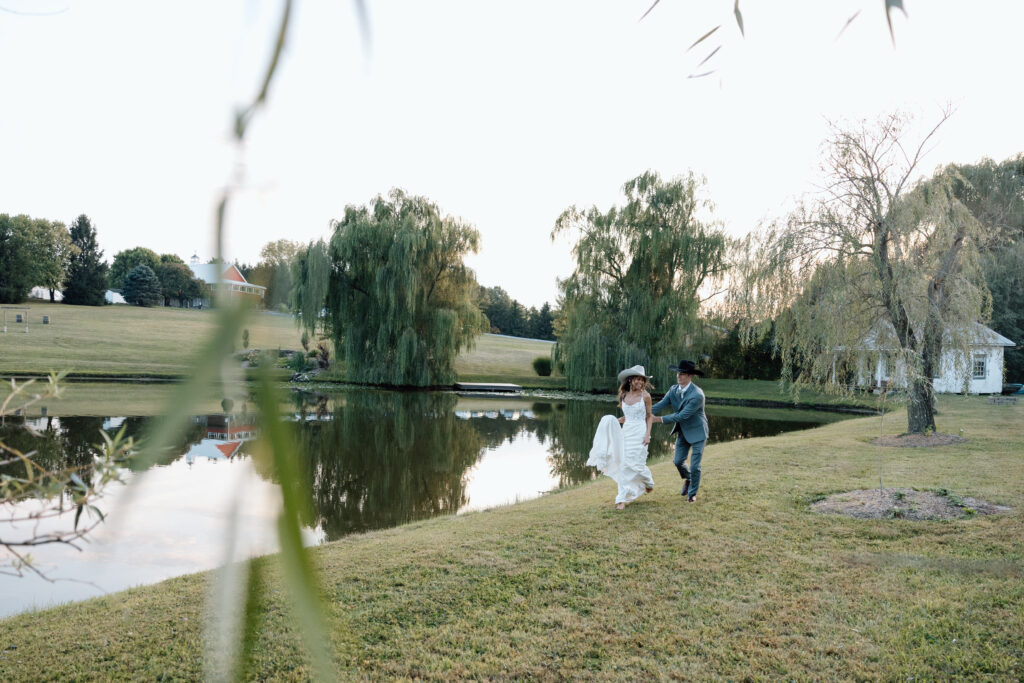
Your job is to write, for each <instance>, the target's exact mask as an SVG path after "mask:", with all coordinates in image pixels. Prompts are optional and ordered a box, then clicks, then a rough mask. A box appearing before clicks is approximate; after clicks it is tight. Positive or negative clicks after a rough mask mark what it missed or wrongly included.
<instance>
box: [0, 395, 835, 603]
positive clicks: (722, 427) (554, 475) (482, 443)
mask: <svg viewBox="0 0 1024 683" xmlns="http://www.w3.org/2000/svg"><path fill="white" fill-rule="evenodd" d="M234 410H235V411H236V412H235V413H233V414H230V415H226V414H215V415H200V416H196V417H194V418H193V419H192V421H191V423H190V426H189V428H188V430H186V432H185V433H184V434H182V435H181V438H180V440H179V442H178V443H177V444H176V446H175V448H174V449H173V451H172V453H171V454H170V455H169V456H168V457H167V458H165V460H164V461H163V462H162V463H160V464H158V465H155V466H153V467H151V468H149V469H148V470H147V471H145V472H126V473H125V475H126V479H127V480H134V481H133V485H132V486H130V487H128V488H127V489H126V487H124V486H120V485H115V486H113V487H112V490H110V491H109V492H108V494H107V495H106V496H105V497H104V498H103V499H102V500H101V501H100V503H99V507H100V508H101V509H102V510H103V511H104V513H106V515H107V520H106V522H104V523H103V524H102V525H100V526H99V527H98V528H97V530H96V531H95V532H94V533H93V534H92V535H91V536H90V537H89V542H88V543H82V544H80V545H81V550H76V549H74V548H70V547H67V546H64V545H58V544H51V545H46V546H37V547H35V548H33V549H32V552H31V554H32V557H33V559H34V561H35V564H36V566H37V567H38V568H39V569H40V570H41V571H42V572H43V573H44V574H46V576H47V579H50V580H53V579H56V581H50V580H43V579H42V578H40V577H38V576H35V575H33V574H31V573H27V574H25V575H23V576H21V577H15V576H8V575H4V574H0V616H5V615H10V614H14V613H17V612H21V611H24V610H27V609H32V608H39V607H46V606H49V605H53V604H57V603H61V602H67V601H71V600H80V599H84V598H88V597H92V596H96V595H103V594H104V593H107V592H112V591H117V590H121V589H123V588H127V587H130V586H136V585H141V584H147V583H153V582H156V581H160V580H163V579H165V578H169V577H172V576H178V575H182V574H188V573H192V572H197V571H201V570H205V569H210V568H213V567H216V566H219V565H221V564H223V563H224V562H225V561H227V560H229V559H239V558H244V557H250V556H254V555H259V554H265V553H269V552H274V551H275V550H276V549H277V544H276V539H275V531H274V524H273V521H274V517H275V515H276V513H277V510H278V505H279V496H278V488H277V485H276V484H275V483H274V482H273V481H272V480H271V479H270V477H269V476H267V475H266V474H265V473H264V472H262V471H261V470H260V468H259V467H258V466H256V464H255V461H254V459H253V458H252V457H251V453H252V452H253V449H254V448H255V447H256V444H257V443H258V442H257V441H256V440H255V439H256V437H257V436H258V427H257V422H256V420H255V419H254V418H253V417H252V416H251V415H250V414H247V413H246V412H245V406H242V407H241V408H239V407H238V406H235V407H234ZM51 412H52V411H51ZM286 412H287V413H288V414H290V415H291V419H292V422H293V424H294V427H295V435H296V440H297V442H298V445H299V452H298V453H296V457H297V458H299V460H300V463H301V469H302V471H303V473H304V477H305V480H306V483H307V484H308V485H309V487H310V490H311V492H312V501H313V506H312V513H311V517H310V518H309V519H307V520H305V521H306V529H305V531H304V534H305V539H306V542H307V543H308V544H317V543H323V542H326V541H332V540H336V539H338V538H341V537H343V536H345V535H348V534H353V533H359V532H363V531H368V530H372V529H382V528H387V527H393V526H396V525H399V524H404V523H407V522H410V521H414V520H418V519H425V518H428V517H434V516H437V515H444V514H459V513H465V512H468V511H472V510H482V509H486V508H491V507H495V506H498V505H505V504H510V503H515V502H517V501H523V500H527V499H530V498H534V497H537V496H540V495H542V494H543V493H545V492H548V491H552V490H555V489H557V488H560V487H565V486H571V485H574V484H578V483H581V482H586V481H589V480H591V479H593V478H595V476H597V475H596V472H595V471H594V470H593V468H590V467H587V466H586V465H585V462H586V460H587V455H588V452H589V450H590V445H591V441H592V439H593V433H594V429H595V427H596V425H597V423H598V421H599V420H600V417H601V416H602V415H605V414H609V413H616V412H617V408H616V406H615V404H614V402H611V401H608V400H582V399H559V398H538V397H534V398H524V397H522V396H488V397H483V396H471V395H463V396H460V395H457V394H454V393H449V392H395V391H381V390H372V389H349V390H342V391H332V392H330V393H319V394H310V393H295V394H294V395H293V396H292V400H291V401H290V402H289V403H288V405H287V406H286ZM707 412H708V420H709V422H710V426H711V439H710V443H711V444H713V443H716V442H717V443H720V442H723V441H731V440H734V439H742V438H749V437H753V436H770V435H774V434H779V433H781V432H785V431H791V430H796V429H807V428H810V427H815V426H818V425H820V424H821V423H823V422H830V421H833V420H835V419H838V416H836V415H832V414H827V413H826V414H823V413H814V412H809V411H797V410H764V409H757V408H731V407H730V408H727V407H715V406H709V407H708V410H707ZM150 420H151V418H148V417H133V416H124V415H117V416H108V417H81V416H54V415H52V414H50V415H47V416H45V417H41V416H35V417H14V418H7V420H6V423H5V424H3V425H2V426H0V440H2V441H5V442H6V443H8V444H9V445H13V446H15V447H17V448H20V449H22V450H24V451H28V450H36V451H37V455H36V456H35V457H36V459H37V460H38V461H39V462H40V463H41V464H43V465H45V466H47V467H50V468H59V467H68V466H72V465H76V464H81V465H83V466H84V467H85V469H84V471H83V478H87V477H88V475H89V471H88V467H87V466H88V463H90V462H91V459H92V451H91V444H94V443H97V442H99V441H100V431H101V430H105V431H107V432H110V433H113V432H114V431H116V430H117V429H120V428H121V427H122V426H123V427H124V428H125V429H126V432H127V433H128V434H130V435H134V436H136V437H141V436H142V435H143V434H144V432H145V429H146V426H147V424H148V423H149V422H150ZM25 423H27V424H29V425H30V426H32V427H34V428H35V429H36V430H37V431H38V432H39V433H40V434H41V436H39V437H31V436H29V434H28V433H27V432H26V431H25V430H23V429H20V427H19V425H23V424H25ZM668 434H669V428H668V427H667V426H664V425H656V426H655V427H654V437H655V438H654V439H653V440H652V443H651V447H650V452H651V457H652V458H660V457H664V456H667V455H670V454H671V449H672V445H671V443H670V442H669V440H668V439H669V436H668ZM14 467H16V466H14V465H8V466H6V468H0V473H8V474H20V472H16V471H15V470H13V469H12V468H14ZM671 483H672V485H673V486H674V485H675V484H676V482H675V481H674V480H673V481H672V482H671ZM609 486H613V485H612V484H611V483H610V482H609ZM126 490H130V492H131V495H130V500H128V498H129V496H126V495H125V493H126ZM610 491H611V489H610ZM609 495H610V496H611V495H612V494H611V492H610V493H609ZM39 504H40V502H39V501H33V500H26V501H23V502H21V503H18V504H17V505H16V506H15V508H14V510H13V512H14V513H17V514H22V513H25V512H27V511H30V510H31V509H33V507H34V506H35V507H38V506H39ZM0 512H2V513H3V516H2V517H0V538H5V539H6V538H12V537H17V536H19V535H22V536H23V535H24V534H25V533H26V532H38V531H45V530H47V529H51V528H57V527H62V528H67V527H68V526H69V525H70V523H71V521H72V520H73V517H72V516H71V515H70V514H69V515H64V516H63V517H62V518H60V519H57V520H50V521H47V522H46V523H44V524H42V525H41V526H39V527H29V526H27V525H26V524H24V523H23V524H21V525H19V526H14V525H12V524H11V523H10V522H9V521H8V520H9V518H10V516H11V514H10V513H11V512H12V510H10V509H0ZM229 524H231V525H233V526H234V527H235V528H236V529H237V531H236V541H235V543H234V544H230V545H231V547H229V543H228V538H229V536H228V527H229ZM7 559H8V558H2V560H3V561H4V563H5V564H6V560H7ZM0 568H4V567H3V566H0Z"/></svg>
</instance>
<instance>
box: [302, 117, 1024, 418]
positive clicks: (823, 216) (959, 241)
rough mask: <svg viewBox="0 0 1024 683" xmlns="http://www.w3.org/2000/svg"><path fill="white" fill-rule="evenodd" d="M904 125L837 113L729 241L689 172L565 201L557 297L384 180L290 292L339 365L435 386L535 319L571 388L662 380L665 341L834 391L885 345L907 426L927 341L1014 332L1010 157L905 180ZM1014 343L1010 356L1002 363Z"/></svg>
mask: <svg viewBox="0 0 1024 683" xmlns="http://www.w3.org/2000/svg"><path fill="white" fill-rule="evenodd" d="M944 120H945V117H943V118H942V120H941V121H940V122H939V123H938V125H936V127H935V128H936V129H937V128H938V127H939V126H941V125H942V122H943V121H944ZM907 123H908V122H907V120H906V119H905V118H904V117H902V116H900V115H898V114H896V115H891V116H884V117H881V118H880V119H879V120H877V121H873V122H858V123H853V124H848V125H834V126H833V129H832V134H831V137H830V139H829V141H828V143H827V145H826V147H825V150H826V151H825V153H824V155H823V158H822V160H821V165H822V171H823V173H824V176H825V178H826V179H827V182H826V185H825V187H826V188H827V189H826V190H824V191H823V192H821V193H819V194H815V195H807V196H806V197H804V199H802V200H801V201H800V202H798V204H797V206H796V207H795V208H794V209H793V210H792V211H791V212H790V213H789V214H788V215H786V216H783V217H781V218H779V219H776V220H774V221H770V222H768V223H766V224H764V225H762V226H760V227H759V228H758V229H757V230H754V231H752V232H751V233H750V234H749V235H748V236H747V237H746V238H744V239H741V240H737V239H730V238H729V237H728V236H727V235H726V234H725V232H724V229H723V227H722V225H721V224H720V223H719V222H718V221H717V220H716V219H715V218H714V213H713V208H712V204H711V201H710V199H709V198H708V197H707V194H706V192H705V189H704V188H705V181H704V180H703V178H700V177H698V176H696V175H695V174H693V173H689V174H687V175H684V176H681V177H678V178H673V179H662V178H661V177H660V176H659V175H658V174H657V173H654V172H650V171H649V172H647V173H644V174H642V175H640V176H638V177H636V178H633V179H631V180H629V181H628V182H627V183H626V184H625V185H624V186H623V194H624V196H625V202H624V203H623V204H621V205H619V206H613V207H610V208H608V209H599V208H597V207H590V208H579V207H575V206H572V207H569V208H568V209H566V210H565V211H564V212H563V213H562V215H561V216H560V217H559V218H558V220H557V221H556V223H555V225H554V228H553V230H552V233H551V237H552V239H555V238H556V237H557V236H558V235H560V234H569V235H570V236H571V237H572V238H573V239H574V240H575V245H574V247H573V254H574V256H575V258H576V264H575V268H574V270H573V273H572V274H571V275H570V276H569V277H567V278H566V279H565V280H562V281H560V282H559V299H558V302H557V303H558V310H557V311H551V310H550V309H549V308H548V307H545V309H546V310H545V309H541V310H540V311H536V313H533V312H532V311H527V310H526V309H524V308H523V307H522V306H521V304H518V302H515V301H514V300H513V299H511V297H509V296H508V294H507V293H506V292H505V291H504V290H502V289H501V288H500V287H492V288H485V287H481V286H480V285H478V284H477V283H476V281H475V278H474V277H473V275H472V273H471V272H470V271H468V269H466V267H465V266H464V263H463V258H464V257H465V255H466V254H467V253H470V252H474V251H475V250H476V248H477V245H478V242H479V234H478V233H477V231H476V229H475V228H474V227H473V226H471V225H468V224H465V223H463V222H461V221H459V220H457V219H455V218H453V217H451V216H449V215H445V214H443V213H442V212H441V210H440V209H439V208H438V207H437V206H436V205H435V204H433V203H432V202H430V201H429V200H428V199H426V198H424V197H415V196H410V195H407V194H406V193H404V192H403V191H401V190H393V191H392V192H391V193H390V194H389V195H387V196H386V197H385V196H378V197H376V198H374V199H373V200H371V202H369V203H368V204H367V205H364V206H348V207H346V209H345V214H344V217H343V218H341V219H339V220H337V221H334V222H333V223H332V235H331V237H330V240H329V241H324V240H320V241H317V242H314V243H310V244H308V245H305V246H304V247H302V248H301V249H299V251H298V252H297V254H296V257H295V261H294V263H293V268H292V273H291V275H292V280H293V284H294V287H293V292H292V305H293V308H294V310H296V311H298V312H299V313H300V315H301V324H302V325H303V326H304V327H305V328H306V330H307V331H308V332H313V333H319V334H323V335H325V336H330V337H331V338H333V340H334V343H335V347H336V349H337V352H338V354H339V356H340V357H341V360H343V362H344V367H345V368H346V370H345V371H346V373H347V376H348V379H350V380H352V381H356V382H366V383H374V384H397V385H414V386H429V385H440V384H447V383H449V382H450V381H451V379H452V378H453V377H454V370H453V365H452V364H453V361H454V357H455V354H456V353H457V352H458V351H459V350H461V349H463V348H466V347H468V346H470V345H472V343H473V339H474V337H475V335H476V334H478V333H479V332H480V331H486V330H491V331H498V332H501V333H505V334H518V335H526V336H536V337H540V338H544V337H545V332H547V316H548V315H550V316H551V318H550V325H551V328H550V329H551V336H552V337H554V338H556V339H557V344H556V346H555V350H554V357H555V361H556V364H557V366H558V367H559V369H560V370H561V371H562V372H563V373H564V374H565V377H566V380H567V383H568V386H569V388H570V389H574V390H584V391H590V390H595V389H602V388H607V384H608V381H609V378H610V377H614V376H615V373H616V372H617V371H618V370H619V369H621V368H622V367H626V366H629V365H633V364H643V365H645V366H646V367H648V368H650V369H651V370H652V372H654V373H655V375H656V382H658V383H660V384H661V385H662V386H668V385H669V384H670V383H671V382H672V381H673V377H672V376H671V373H670V372H669V371H668V369H667V368H668V366H669V365H670V364H671V363H673V362H674V361H676V360H678V359H679V358H680V357H691V358H697V359H700V360H701V362H702V364H704V365H705V366H706V367H708V368H709V369H713V370H714V371H715V372H716V374H717V375H718V376H732V377H743V378H765V379H780V378H781V379H783V380H785V381H786V382H788V383H790V384H792V385H794V386H798V385H800V384H816V385H819V386H821V385H828V386H831V387H838V388H839V389H840V390H842V389H849V388H850V387H852V386H854V384H856V383H857V382H858V379H857V378H858V377H859V376H860V375H861V374H862V373H864V371H865V365H864V363H865V353H866V352H867V355H868V356H873V357H874V358H877V357H878V356H879V355H880V354H883V353H884V354H887V355H888V356H890V357H891V358H892V359H893V360H894V361H895V362H897V363H899V364H900V367H901V368H902V369H901V372H902V373H904V375H905V378H906V380H907V389H906V395H907V400H908V407H909V411H908V412H909V417H908V427H909V430H910V431H912V432H921V431H928V430H934V428H935V421H934V418H935V412H934V397H933V383H934V379H935V377H937V376H939V375H940V374H941V373H942V372H944V371H949V370H950V369H949V368H947V369H945V370H943V362H944V361H943V360H942V359H943V355H942V354H943V352H944V351H952V352H953V357H957V358H959V359H961V360H962V361H963V362H964V363H966V362H968V360H966V359H970V358H971V348H972V345H973V344H974V343H975V342H977V341H978V339H977V334H978V332H977V330H978V329H979V328H978V327H977V324H978V323H989V324H990V325H991V326H992V327H993V328H994V329H995V330H996V331H997V332H999V333H1001V334H1003V335H1005V336H1007V337H1009V338H1011V339H1012V340H1014V341H1015V342H1017V344H1018V345H1020V343H1021V340H1022V337H1024V298H1022V297H1024V294H1022V292H1024V287H1022V286H1021V285H1022V284H1024V283H1022V281H1021V280H1022V277H1024V267H1022V266H1024V220H1022V215H1024V206H1022V205H1024V155H1018V156H1016V157H1014V158H1012V159H1008V160H1006V161H1003V162H999V163H997V162H993V161H991V160H987V159H986V160H982V161H981V162H979V163H977V164H965V165H951V166H948V167H945V168H940V169H938V170H937V171H935V173H934V174H932V175H931V176H930V177H924V178H920V167H921V164H922V160H923V158H924V152H925V149H926V147H927V144H928V142H929V140H931V139H932V136H933V135H934V130H933V131H932V132H931V133H930V134H928V135H925V136H924V138H923V139H922V140H919V141H916V142H915V141H914V140H911V139H910V137H909V135H908V133H907V130H908V129H907ZM1021 354H1022V351H1021V350H1020V349H1013V350H1009V351H1008V352H1007V354H1006V366H1007V370H1008V373H1009V374H1008V377H1011V378H1012V377H1020V376H1021V372H1022V370H1024V368H1022V367H1021V366H1022V363H1021V361H1022V358H1021ZM868 360H870V359H868ZM961 369H962V368H961Z"/></svg>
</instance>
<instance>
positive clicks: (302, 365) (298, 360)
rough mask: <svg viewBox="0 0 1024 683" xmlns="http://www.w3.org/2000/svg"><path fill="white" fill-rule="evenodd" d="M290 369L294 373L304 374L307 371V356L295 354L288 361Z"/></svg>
mask: <svg viewBox="0 0 1024 683" xmlns="http://www.w3.org/2000/svg"><path fill="white" fill-rule="evenodd" d="M288 367H289V368H291V370H292V371H293V372H303V371H305V369H306V355H305V354H303V353H293V354H292V357H291V358H290V359H289V360H288Z"/></svg>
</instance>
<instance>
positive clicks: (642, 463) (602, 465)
mask: <svg viewBox="0 0 1024 683" xmlns="http://www.w3.org/2000/svg"><path fill="white" fill-rule="evenodd" d="M622 414H623V416H624V417H625V418H626V419H625V421H624V422H623V424H622V425H620V424H619V420H618V418H616V417H615V416H614V415H605V416H604V417H603V418H601V422H600V423H599V424H598V426H597V433H595V434H594V444H593V447H592V448H591V449H590V458H589V459H588V460H587V464H588V465H591V466H593V467H596V468H597V469H598V470H600V471H601V472H602V473H604V474H606V475H608V476H609V477H611V478H612V479H614V480H615V482H616V483H617V484H618V485H619V492H618V495H617V496H616V497H615V502H616V503H628V502H630V501H632V500H636V499H637V498H639V497H640V496H642V495H643V494H644V492H645V491H646V490H647V489H652V488H654V479H653V478H652V477H651V470H650V469H649V468H648V467H647V446H646V445H644V443H643V439H644V434H646V433H647V404H646V403H645V402H644V401H643V400H639V401H637V402H636V403H633V404H632V405H631V404H629V403H625V402H623V403H622Z"/></svg>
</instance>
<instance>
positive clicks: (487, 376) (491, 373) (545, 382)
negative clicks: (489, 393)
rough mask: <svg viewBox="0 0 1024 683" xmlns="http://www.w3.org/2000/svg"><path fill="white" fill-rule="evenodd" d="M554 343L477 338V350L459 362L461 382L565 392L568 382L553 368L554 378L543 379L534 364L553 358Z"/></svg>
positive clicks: (456, 361)
mask: <svg viewBox="0 0 1024 683" xmlns="http://www.w3.org/2000/svg"><path fill="white" fill-rule="evenodd" d="M554 345H555V344H554V342H546V341H539V340H536V339H515V338H511V337H503V336H500V335H495V334H482V335H480V336H479V337H477V338H476V346H475V348H473V349H471V350H468V351H463V352H462V353H460V354H459V357H458V358H457V359H456V360H455V371H456V372H457V373H458V374H459V381H460V382H511V383H512V384H519V385H521V386H528V387H544V388H554V389H564V388H565V378H564V377H562V376H561V375H559V374H558V371H557V370H555V369H554V368H552V371H551V372H552V374H551V376H550V377H540V376H539V375H538V374H537V373H536V372H535V371H534V369H533V360H534V358H538V357H541V356H543V357H545V358H550V357H551V350H552V348H553V347H554Z"/></svg>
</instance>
